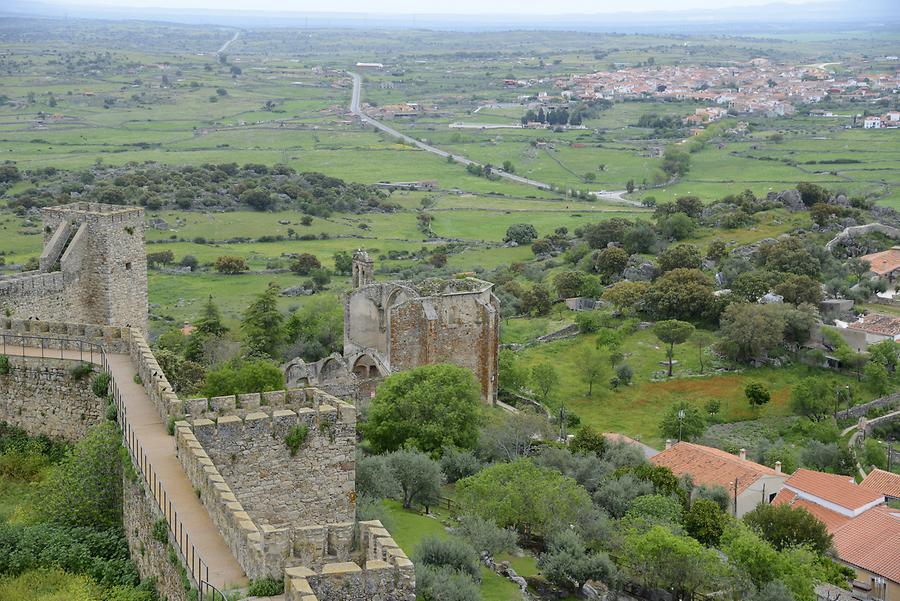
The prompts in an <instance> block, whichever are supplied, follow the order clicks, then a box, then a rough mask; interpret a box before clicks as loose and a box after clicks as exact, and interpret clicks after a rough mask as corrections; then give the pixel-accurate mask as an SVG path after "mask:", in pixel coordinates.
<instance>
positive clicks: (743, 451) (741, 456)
mask: <svg viewBox="0 0 900 601" xmlns="http://www.w3.org/2000/svg"><path fill="white" fill-rule="evenodd" d="M740 458H741V459H743V460H744V461H746V460H747V449H741V453H740Z"/></svg>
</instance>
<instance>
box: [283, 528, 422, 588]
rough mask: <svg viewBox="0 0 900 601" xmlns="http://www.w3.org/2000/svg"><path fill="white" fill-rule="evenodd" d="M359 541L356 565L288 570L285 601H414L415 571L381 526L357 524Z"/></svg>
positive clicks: (353, 563) (344, 563) (332, 565)
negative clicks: (360, 554) (358, 559)
mask: <svg viewBox="0 0 900 601" xmlns="http://www.w3.org/2000/svg"><path fill="white" fill-rule="evenodd" d="M359 537H360V547H361V549H362V558H361V561H360V562H359V563H355V562H341V563H330V564H325V565H324V566H322V567H321V568H319V569H317V570H311V569H309V568H306V567H293V568H287V569H286V570H285V571H284V598H285V601H319V600H326V599H327V600H328V601H415V598H416V593H415V590H416V572H415V567H414V566H413V563H412V562H411V561H410V560H409V558H408V557H407V556H406V554H405V553H404V552H403V550H402V549H400V547H399V546H398V545H397V543H396V542H394V539H393V538H391V535H390V533H389V532H388V531H387V530H385V529H384V526H383V525H382V524H381V522H379V521H377V520H373V521H370V522H360V523H359Z"/></svg>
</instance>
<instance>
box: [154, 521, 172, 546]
mask: <svg viewBox="0 0 900 601" xmlns="http://www.w3.org/2000/svg"><path fill="white" fill-rule="evenodd" d="M150 536H152V537H153V540H155V541H158V542H160V543H162V544H166V543H168V542H169V525H168V524H167V523H166V520H163V519H160V520H156V521H155V522H153V527H152V529H151V531H150Z"/></svg>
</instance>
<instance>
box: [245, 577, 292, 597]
mask: <svg viewBox="0 0 900 601" xmlns="http://www.w3.org/2000/svg"><path fill="white" fill-rule="evenodd" d="M247 594H248V595H249V596H251V597H274V596H275V595H283V594H284V580H281V579H279V580H275V579H274V578H260V579H258V580H252V581H250V587H249V588H248V589H247Z"/></svg>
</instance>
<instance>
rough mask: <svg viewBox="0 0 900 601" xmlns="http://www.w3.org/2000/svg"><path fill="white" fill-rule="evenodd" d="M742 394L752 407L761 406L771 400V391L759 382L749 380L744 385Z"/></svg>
mask: <svg viewBox="0 0 900 601" xmlns="http://www.w3.org/2000/svg"><path fill="white" fill-rule="evenodd" d="M744 396H745V397H747V402H748V403H750V406H752V407H762V406H763V405H765V404H766V403H768V402H769V401H770V400H772V393H771V392H769V389H768V388H767V387H766V385H765V384H762V383H760V382H750V383H748V384H747V385H746V386H744Z"/></svg>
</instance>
